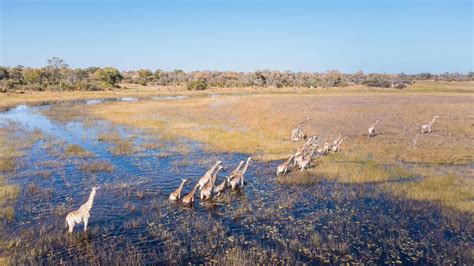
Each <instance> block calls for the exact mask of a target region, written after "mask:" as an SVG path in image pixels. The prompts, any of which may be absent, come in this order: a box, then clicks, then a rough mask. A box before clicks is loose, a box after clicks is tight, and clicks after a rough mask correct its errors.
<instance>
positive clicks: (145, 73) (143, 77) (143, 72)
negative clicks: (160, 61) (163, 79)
mask: <svg viewBox="0 0 474 266" xmlns="http://www.w3.org/2000/svg"><path fill="white" fill-rule="evenodd" d="M137 73H138V78H139V82H140V84H142V85H146V84H147V83H148V82H150V81H151V80H152V79H153V73H152V72H151V71H150V70H148V69H140V70H138V71H137Z"/></svg>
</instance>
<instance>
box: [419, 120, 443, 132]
mask: <svg viewBox="0 0 474 266" xmlns="http://www.w3.org/2000/svg"><path fill="white" fill-rule="evenodd" d="M438 118H439V116H437V115H436V116H435V117H433V120H431V122H429V123H428V124H425V125H421V134H425V133H431V126H432V125H433V123H434V122H435V121H436V119H438Z"/></svg>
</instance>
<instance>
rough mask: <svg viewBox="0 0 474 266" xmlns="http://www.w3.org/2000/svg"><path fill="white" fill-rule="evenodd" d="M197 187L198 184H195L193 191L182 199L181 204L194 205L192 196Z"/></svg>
mask: <svg viewBox="0 0 474 266" xmlns="http://www.w3.org/2000/svg"><path fill="white" fill-rule="evenodd" d="M198 187H199V183H197V184H196V185H195V186H194V188H193V190H191V192H189V193H188V194H187V195H186V196H184V197H183V204H185V205H191V204H193V203H194V194H195V193H196V189H197V188H198Z"/></svg>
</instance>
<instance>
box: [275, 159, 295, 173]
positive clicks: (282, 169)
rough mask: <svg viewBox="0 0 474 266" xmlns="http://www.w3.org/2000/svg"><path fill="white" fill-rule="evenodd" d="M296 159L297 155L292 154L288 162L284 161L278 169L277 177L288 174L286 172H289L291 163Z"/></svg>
mask: <svg viewBox="0 0 474 266" xmlns="http://www.w3.org/2000/svg"><path fill="white" fill-rule="evenodd" d="M294 158H295V155H294V154H292V155H291V156H290V158H288V160H286V161H284V162H283V163H281V164H280V165H279V166H278V167H277V171H276V174H277V176H278V175H280V174H286V172H287V171H288V166H289V165H290V163H291V161H292V160H293V159H294Z"/></svg>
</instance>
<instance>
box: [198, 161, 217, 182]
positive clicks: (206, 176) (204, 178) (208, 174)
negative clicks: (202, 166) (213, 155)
mask: <svg viewBox="0 0 474 266" xmlns="http://www.w3.org/2000/svg"><path fill="white" fill-rule="evenodd" d="M221 163H222V161H216V164H214V166H213V167H211V169H209V170H208V171H207V172H206V173H205V174H204V175H203V176H202V177H201V178H200V179H199V182H198V184H199V188H200V189H202V188H203V187H204V185H205V184H206V183H207V182H209V180H210V179H211V177H212V174H213V173H214V171H215V170H216V168H217V167H218V166H219V165H220V164H221Z"/></svg>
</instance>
